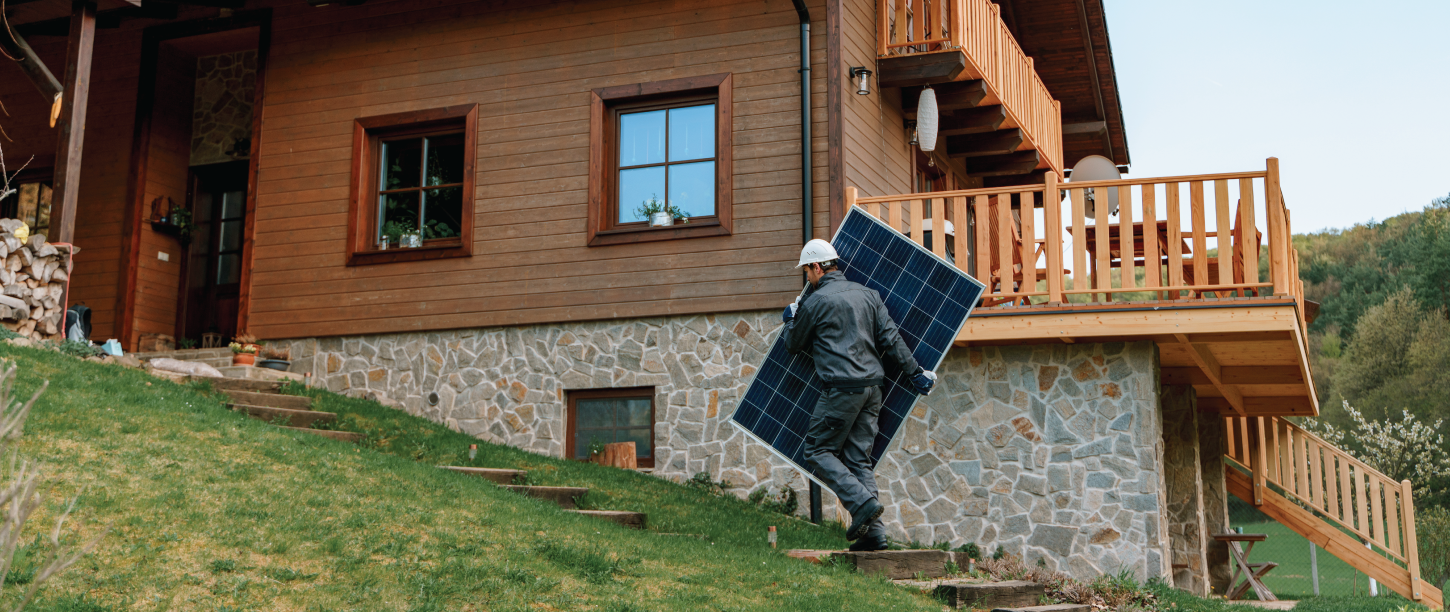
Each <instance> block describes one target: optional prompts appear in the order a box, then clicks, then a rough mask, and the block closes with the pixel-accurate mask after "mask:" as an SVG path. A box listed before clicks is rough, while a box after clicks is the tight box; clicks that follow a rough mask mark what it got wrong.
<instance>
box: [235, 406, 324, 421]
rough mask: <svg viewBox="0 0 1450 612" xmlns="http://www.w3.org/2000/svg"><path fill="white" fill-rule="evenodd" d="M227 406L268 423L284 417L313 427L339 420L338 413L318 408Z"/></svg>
mask: <svg viewBox="0 0 1450 612" xmlns="http://www.w3.org/2000/svg"><path fill="white" fill-rule="evenodd" d="M227 408H230V409H232V410H236V411H237V412H245V413H246V414H247V416H249V417H252V418H254V419H257V420H259V421H266V422H268V423H271V422H274V421H276V420H277V419H278V418H279V417H280V418H284V419H286V423H287V424H288V425H290V426H292V427H312V424H313V423H331V422H334V421H336V420H337V415H336V414H333V413H331V412H319V411H316V410H292V409H289V408H277V407H274V406H250V405H247V404H227Z"/></svg>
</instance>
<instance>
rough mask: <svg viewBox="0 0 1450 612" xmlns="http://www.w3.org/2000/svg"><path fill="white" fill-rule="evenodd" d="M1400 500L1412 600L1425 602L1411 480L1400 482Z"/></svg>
mask: <svg viewBox="0 0 1450 612" xmlns="http://www.w3.org/2000/svg"><path fill="white" fill-rule="evenodd" d="M1400 499H1401V500H1402V501H1401V503H1402V504H1404V506H1403V507H1402V508H1401V512H1402V514H1401V517H1402V520H1403V521H1404V529H1405V560H1406V561H1408V563H1406V565H1408V566H1409V567H1408V568H1406V569H1409V570H1410V593H1411V599H1414V600H1415V601H1423V600H1424V599H1425V593H1424V591H1423V590H1422V589H1421V588H1420V585H1421V583H1422V582H1423V581H1422V580H1421V579H1420V549H1419V543H1418V542H1416V541H1415V497H1414V491H1413V490H1411V487H1410V481H1409V480H1402V481H1400ZM1391 514H1393V513H1391ZM1390 520H1394V518H1393V516H1391V518H1390Z"/></svg>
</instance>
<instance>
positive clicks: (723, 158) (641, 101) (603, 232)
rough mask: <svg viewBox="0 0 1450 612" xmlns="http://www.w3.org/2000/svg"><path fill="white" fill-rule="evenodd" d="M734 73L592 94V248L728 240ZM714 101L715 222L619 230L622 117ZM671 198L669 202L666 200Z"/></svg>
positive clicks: (604, 89) (603, 89) (708, 219)
mask: <svg viewBox="0 0 1450 612" xmlns="http://www.w3.org/2000/svg"><path fill="white" fill-rule="evenodd" d="M731 84H732V79H731V75H730V73H728V72H726V73H720V74H710V75H704V76H698V77H687V78H683V79H670V80H667V81H655V82H651V83H637V84H634V85H619V86H616V87H601V88H599V89H595V90H593V91H591V92H590V112H589V228H588V244H589V246H605V245H613V244H635V243H640V242H654V241H657V240H675V239H679V238H699V237H704V236H728V235H730V233H731V227H732V226H731V220H732V211H731V208H732V206H733V205H734V202H735V200H734V197H733V195H732V194H731V188H732V186H733V182H734V170H733V166H732V164H731V156H732V151H733V147H732V144H731V133H732V132H733V121H732V117H733V112H732V109H731V101H732V97H731ZM707 98H713V99H714V100H715V216H714V217H692V218H691V220H690V222H689V223H686V224H678V225H671V226H666V227H649V226H648V224H644V225H636V224H627V225H623V226H621V225H619V224H618V223H616V222H615V219H618V218H619V217H618V214H619V213H618V199H619V195H618V187H617V181H618V180H619V178H618V176H619V172H618V168H619V163H618V161H619V159H618V158H619V147H618V143H619V138H618V133H617V131H618V125H619V118H618V117H619V111H621V110H640V109H642V108H649V107H651V106H661V107H666V108H668V107H669V106H667V105H666V103H673V102H680V103H685V102H688V101H703V100H705V99H707ZM667 197H668V196H667Z"/></svg>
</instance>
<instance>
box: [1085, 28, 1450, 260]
mask: <svg viewBox="0 0 1450 612" xmlns="http://www.w3.org/2000/svg"><path fill="white" fill-rule="evenodd" d="M1104 4H1105V5H1106V7H1107V13H1108V31H1109V34H1110V36H1111V38H1112V46H1113V60H1114V64H1115V67H1116V69H1117V75H1118V86H1119V91H1120V95H1121V97H1122V104H1123V115H1124V119H1125V122H1126V123H1127V128H1128V150H1129V153H1130V154H1131V155H1132V160H1133V165H1132V172H1131V173H1130V174H1129V175H1128V176H1130V177H1139V178H1141V177H1152V176H1169V175H1179V174H1206V173H1213V172H1236V171H1245V170H1258V169H1262V168H1263V167H1264V159H1265V158H1266V157H1270V156H1274V157H1278V158H1279V165H1280V170H1281V172H1282V177H1283V184H1282V185H1283V190H1284V198H1285V202H1286V203H1287V204H1288V205H1289V208H1290V210H1291V211H1292V212H1293V229H1294V232H1295V233H1303V232H1310V231H1316V230H1320V229H1326V228H1336V227H1348V226H1350V225H1353V224H1355V223H1362V222H1365V221H1369V220H1370V219H1384V218H1386V217H1390V216H1394V215H1396V214H1399V213H1401V212H1405V211H1409V210H1419V209H1421V208H1423V207H1424V206H1425V204H1427V203H1429V201H1430V199H1431V198H1435V197H1439V196H1444V195H1446V194H1447V193H1450V0H1428V1H1404V2H1365V1H1360V2H1341V1H1338V0H1318V1H1314V2H1309V1H1302V0H1301V1H1299V2H1284V1H1277V0H1251V1H1246V0H1215V1H1213V2H1188V1H1185V0H1166V1H1165V0H1104Z"/></svg>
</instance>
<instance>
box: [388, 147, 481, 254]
mask: <svg viewBox="0 0 1450 612" xmlns="http://www.w3.org/2000/svg"><path fill="white" fill-rule="evenodd" d="M380 144H381V146H380V149H381V150H380V152H379V153H380V154H379V155H378V158H379V164H380V167H379V169H378V176H379V180H378V183H377V184H378V214H377V227H376V231H375V233H374V237H375V239H376V240H378V241H379V242H381V241H382V240H383V239H384V238H387V239H390V240H396V239H397V237H398V236H400V235H403V234H412V233H417V234H419V235H420V236H421V237H422V240H423V241H424V242H425V243H426V242H428V241H436V240H450V239H451V240H456V239H458V237H459V235H460V232H461V231H462V226H463V224H462V215H463V179H464V176H463V173H464V153H465V151H464V138H463V134H462V133H458V132H454V133H444V134H430V135H421V136H410V137H405V138H396V139H384V140H382V141H381V143H380Z"/></svg>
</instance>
